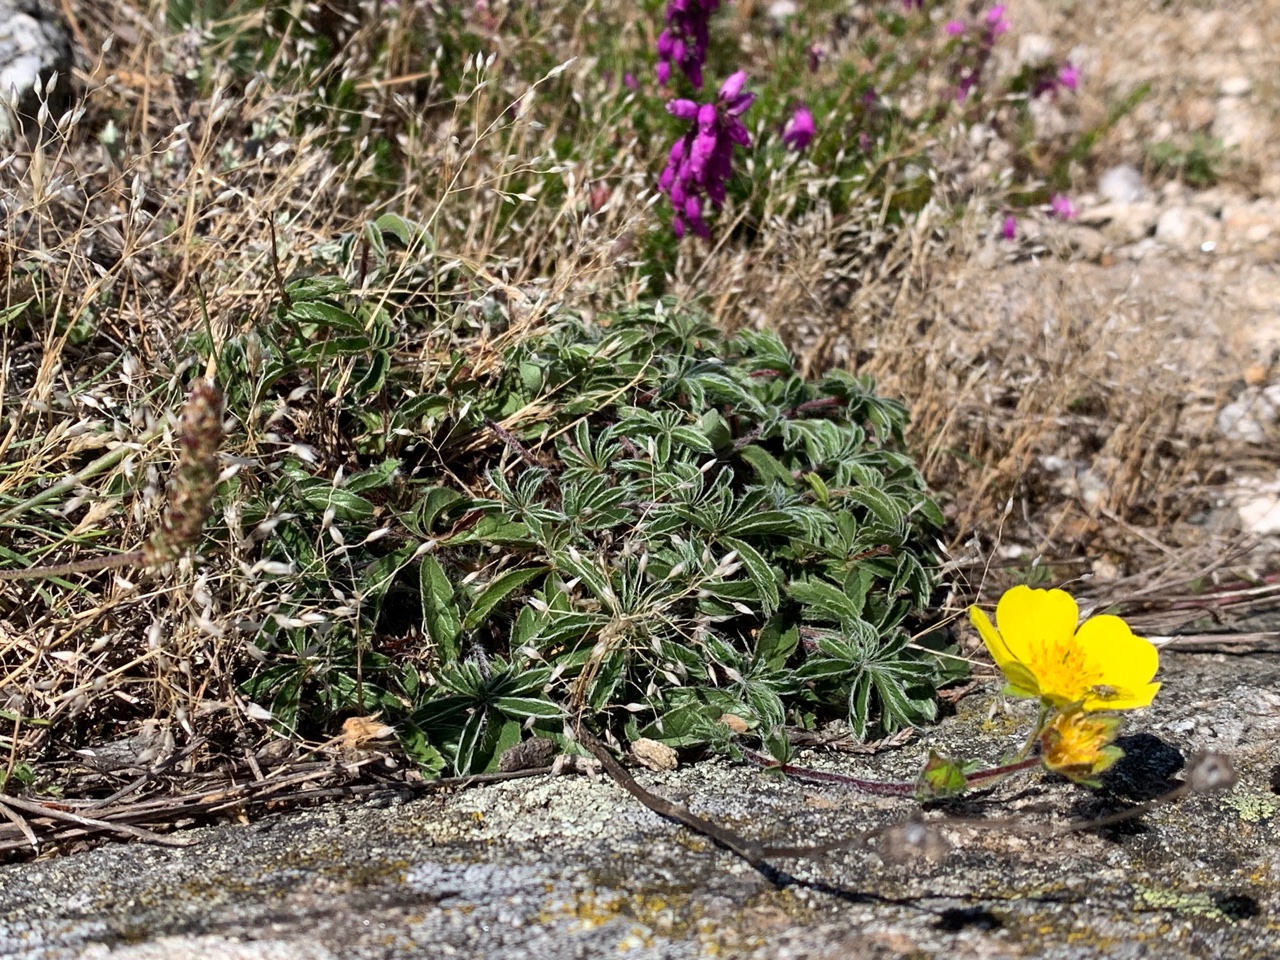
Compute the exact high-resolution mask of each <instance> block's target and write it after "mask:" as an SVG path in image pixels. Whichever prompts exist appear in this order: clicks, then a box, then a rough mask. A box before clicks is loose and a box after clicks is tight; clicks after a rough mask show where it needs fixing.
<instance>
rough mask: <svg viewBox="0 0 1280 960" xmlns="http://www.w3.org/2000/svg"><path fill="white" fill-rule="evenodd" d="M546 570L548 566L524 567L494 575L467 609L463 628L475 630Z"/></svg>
mask: <svg viewBox="0 0 1280 960" xmlns="http://www.w3.org/2000/svg"><path fill="white" fill-rule="evenodd" d="M546 572H547V568H546V567H524V568H521V569H517V570H508V571H507V572H506V573H502V574H499V575H498V576H496V577H494V578H493V580H491V581H490V582H489V583H487V584H486V585H485V586H484V587H483V589H481V590H480V592H479V593H478V594H476V598H475V600H474V601H473V602H472V604H471V609H470V610H468V611H467V615H466V616H465V617H464V618H463V620H462V629H464V630H474V629H475V628H476V627H478V626H480V624H482V623H484V621H485V618H487V617H488V616H489V614H490V613H492V612H493V608H494V607H496V606H497V605H498V604H500V603H501V602H502V601H503V600H505V599H506V598H507V597H508V596H510V595H511V594H513V593H515V592H516V591H517V590H519V589H520V588H521V587H523V586H524V585H525V584H526V583H528V582H529V581H530V580H533V579H534V578H535V577H540V576H542V575H543V574H544V573H546Z"/></svg>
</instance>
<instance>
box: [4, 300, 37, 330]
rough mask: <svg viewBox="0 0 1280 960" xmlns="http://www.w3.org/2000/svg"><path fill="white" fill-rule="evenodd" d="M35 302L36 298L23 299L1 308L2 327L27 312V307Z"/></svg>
mask: <svg viewBox="0 0 1280 960" xmlns="http://www.w3.org/2000/svg"><path fill="white" fill-rule="evenodd" d="M33 303H35V301H34V300H23V301H22V302H21V303H15V304H12V305H11V306H8V307H5V308H3V309H0V327H4V326H8V325H9V324H10V323H12V322H13V321H14V320H16V319H18V317H20V316H22V314H23V313H25V312H26V309H27V307H29V306H31V304H33Z"/></svg>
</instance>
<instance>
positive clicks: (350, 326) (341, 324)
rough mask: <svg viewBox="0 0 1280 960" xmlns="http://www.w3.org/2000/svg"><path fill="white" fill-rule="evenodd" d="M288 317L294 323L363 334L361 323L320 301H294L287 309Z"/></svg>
mask: <svg viewBox="0 0 1280 960" xmlns="http://www.w3.org/2000/svg"><path fill="white" fill-rule="evenodd" d="M289 317H290V318H291V319H292V320H293V321H294V322H296V323H316V324H319V325H320V326H321V327H322V328H323V329H326V330H346V331H349V332H351V333H358V334H364V324H363V323H361V322H360V321H359V320H357V319H356V318H355V317H353V316H352V315H351V314H350V313H348V312H347V311H346V310H343V309H342V308H341V307H335V306H334V305H333V304H331V303H325V302H324V301H322V300H310V301H307V300H296V301H295V302H294V304H293V306H292V307H290V308H289ZM365 342H366V343H367V342H368V341H367V340H366V341H365Z"/></svg>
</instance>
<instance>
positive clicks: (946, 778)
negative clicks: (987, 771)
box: [916, 750, 969, 803]
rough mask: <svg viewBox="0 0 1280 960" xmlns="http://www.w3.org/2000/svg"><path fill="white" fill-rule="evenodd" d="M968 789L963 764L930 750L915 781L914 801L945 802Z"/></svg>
mask: <svg viewBox="0 0 1280 960" xmlns="http://www.w3.org/2000/svg"><path fill="white" fill-rule="evenodd" d="M968 787H969V781H968V779H967V778H966V777H965V765H964V764H962V763H960V762H958V761H956V760H952V759H950V758H949V757H944V756H942V754H940V753H937V752H936V751H934V750H930V751H929V759H928V760H927V761H926V762H925V765H924V769H923V770H921V771H920V778H919V780H917V781H916V801H917V802H918V803H926V802H928V801H930V800H945V799H946V798H947V797H955V796H959V795H960V794H962V793H964V792H965V790H967V789H968Z"/></svg>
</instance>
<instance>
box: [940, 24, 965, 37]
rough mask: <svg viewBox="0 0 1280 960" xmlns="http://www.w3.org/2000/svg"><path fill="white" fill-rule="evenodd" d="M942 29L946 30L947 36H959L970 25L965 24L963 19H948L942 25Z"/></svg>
mask: <svg viewBox="0 0 1280 960" xmlns="http://www.w3.org/2000/svg"><path fill="white" fill-rule="evenodd" d="M942 29H943V30H945V31H946V33H947V36H949V37H958V36H960V34H962V33H964V32H965V30H967V29H968V27H967V26H966V25H965V22H964V21H963V20H948V21H947V22H946V23H945V24H943V25H942Z"/></svg>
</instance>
